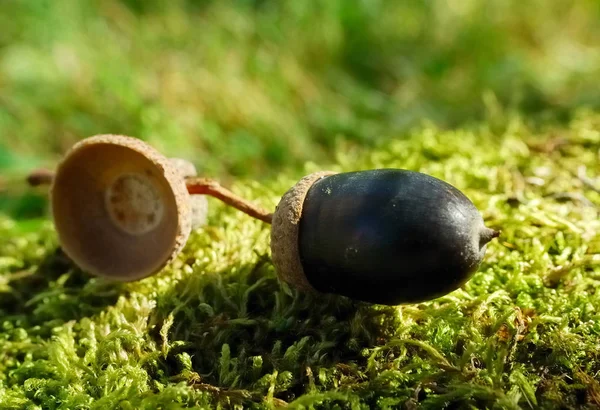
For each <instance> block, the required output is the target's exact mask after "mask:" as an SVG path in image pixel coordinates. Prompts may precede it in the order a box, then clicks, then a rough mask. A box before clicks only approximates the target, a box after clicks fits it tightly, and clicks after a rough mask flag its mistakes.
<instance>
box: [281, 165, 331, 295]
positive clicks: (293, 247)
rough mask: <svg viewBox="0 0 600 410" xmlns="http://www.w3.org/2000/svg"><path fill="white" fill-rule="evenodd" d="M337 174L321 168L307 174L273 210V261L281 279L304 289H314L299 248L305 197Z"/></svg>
mask: <svg viewBox="0 0 600 410" xmlns="http://www.w3.org/2000/svg"><path fill="white" fill-rule="evenodd" d="M333 174H335V172H332V171H320V172H315V173H313V174H310V175H307V176H305V177H304V178H302V179H301V180H300V181H298V183H296V185H294V186H293V187H292V188H290V189H289V190H288V191H287V192H286V193H285V194H284V195H283V197H282V198H281V200H280V201H279V204H278V205H277V209H275V212H274V213H273V224H272V227H271V253H272V256H273V264H274V265H275V269H276V270H277V275H278V276H279V278H280V279H282V280H283V281H285V282H287V283H289V284H291V285H293V286H294V287H296V288H298V289H301V290H314V289H313V287H312V286H311V285H310V283H309V282H308V280H307V279H306V276H305V275H304V269H303V268H302V262H301V261H300V251H299V248H298V239H299V227H300V225H299V222H300V218H301V217H302V206H303V204H304V198H305V197H306V193H307V192H308V190H309V189H310V187H311V186H312V185H313V184H314V183H315V182H316V181H318V180H319V179H321V178H323V177H326V176H328V175H333Z"/></svg>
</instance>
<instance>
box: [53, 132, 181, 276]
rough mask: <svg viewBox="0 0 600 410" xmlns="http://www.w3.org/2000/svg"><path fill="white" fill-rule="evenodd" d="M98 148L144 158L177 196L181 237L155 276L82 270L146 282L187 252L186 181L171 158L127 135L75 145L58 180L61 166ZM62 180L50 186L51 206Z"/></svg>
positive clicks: (102, 136) (91, 268)
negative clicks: (110, 147)
mask: <svg viewBox="0 0 600 410" xmlns="http://www.w3.org/2000/svg"><path fill="white" fill-rule="evenodd" d="M98 144H109V145H118V146H122V147H125V148H128V149H131V150H132V151H135V152H137V153H139V154H141V155H143V156H144V157H145V158H147V159H148V160H149V161H150V162H151V163H152V164H153V165H155V166H156V168H157V169H158V170H160V171H161V174H162V175H163V177H164V178H165V179H166V180H167V183H168V184H169V186H170V188H171V190H172V193H173V196H174V199H175V203H176V205H177V215H178V221H177V233H176V235H175V241H174V244H173V250H172V252H171V254H170V256H169V257H168V258H167V259H166V260H165V261H164V262H163V263H162V264H161V265H160V266H158V267H157V269H155V270H154V271H153V272H147V274H145V275H137V276H132V277H114V276H107V275H105V274H103V273H102V272H100V271H98V270H97V269H95V268H94V266H81V268H83V269H84V270H86V271H88V272H89V273H91V274H93V275H96V276H101V277H107V278H110V279H114V280H119V281H133V280H139V279H143V278H145V277H148V276H150V275H152V274H154V273H156V272H158V271H160V270H161V269H162V268H164V267H165V266H166V265H167V264H168V263H170V262H171V261H172V260H173V259H174V258H175V257H177V255H178V254H179V252H180V251H181V250H182V249H183V247H184V246H185V244H186V242H187V240H188V237H189V235H190V232H191V215H190V209H189V208H190V203H189V193H188V191H187V188H186V185H185V180H184V179H183V178H182V176H181V173H180V172H179V171H178V170H177V169H176V168H175V167H174V166H173V165H172V164H171V163H170V161H169V159H168V158H166V157H165V156H163V155H162V154H161V153H160V152H159V151H158V150H156V149H155V148H153V147H152V146H150V145H148V144H147V143H146V142H144V141H142V140H139V139H137V138H133V137H129V136H125V135H115V134H100V135H95V136H92V137H88V138H85V139H83V140H81V141H79V142H78V143H76V144H74V145H73V146H72V147H71V148H70V149H69V150H68V151H67V152H66V154H65V155H64V157H63V160H62V161H61V162H60V163H59V164H58V166H57V169H56V175H57V176H58V175H59V174H60V172H61V166H62V165H63V164H64V163H65V162H66V160H67V159H68V158H69V157H70V156H71V155H72V154H74V153H75V152H77V151H79V150H81V149H83V148H86V147H88V146H92V145H98ZM58 180H59V178H54V180H53V182H52V184H51V186H50V201H51V203H52V195H53V192H54V188H55V183H56V182H57V181H58ZM53 214H54V212H53ZM57 233H58V235H59V240H60V232H57ZM61 242H62V241H61ZM63 251H64V252H65V254H66V255H67V256H69V257H70V258H71V259H73V260H74V261H75V263H78V261H76V260H75V259H74V258H73V256H72V255H70V252H69V249H66V248H65V247H63Z"/></svg>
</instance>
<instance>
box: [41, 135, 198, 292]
mask: <svg viewBox="0 0 600 410" xmlns="http://www.w3.org/2000/svg"><path fill="white" fill-rule="evenodd" d="M51 198H52V199H51V201H52V213H53V218H54V223H55V227H56V230H57V232H58V236H59V241H60V243H61V245H62V248H63V250H64V251H65V253H66V254H67V255H68V256H69V257H70V258H71V259H72V260H73V261H74V262H75V263H76V264H77V265H78V266H79V267H81V268H82V269H83V270H85V271H87V272H89V273H91V274H94V275H97V276H102V277H106V278H111V279H115V280H120V281H132V280H137V279H141V278H144V277H147V276H149V275H151V274H153V273H155V272H157V271H159V270H160V269H161V268H163V267H164V266H165V265H166V264H167V263H168V262H169V261H170V260H171V259H172V258H173V257H174V256H176V255H177V253H178V252H179V251H180V250H181V248H182V247H183V246H184V245H185V242H186V241H187V238H188V236H189V233H190V230H191V224H190V205H189V194H188V193H187V189H186V185H185V180H184V179H183V178H182V176H181V173H180V172H179V171H178V170H177V169H176V168H175V167H174V166H173V165H172V164H171V163H170V162H169V160H168V159H167V158H165V157H163V156H162V155H161V154H160V153H158V152H157V151H156V150H154V149H153V148H151V147H150V146H148V145H147V144H145V143H143V142H142V141H140V140H137V139H134V138H130V137H124V136H114V135H107V136H97V137H91V138H88V139H86V140H83V141H82V142H80V143H79V144H76V145H75V146H74V147H73V148H72V149H71V150H70V151H69V153H67V155H66V156H65V158H64V160H63V161H62V162H61V164H60V165H59V167H58V169H57V172H56V176H55V179H54V181H53V184H52V187H51Z"/></svg>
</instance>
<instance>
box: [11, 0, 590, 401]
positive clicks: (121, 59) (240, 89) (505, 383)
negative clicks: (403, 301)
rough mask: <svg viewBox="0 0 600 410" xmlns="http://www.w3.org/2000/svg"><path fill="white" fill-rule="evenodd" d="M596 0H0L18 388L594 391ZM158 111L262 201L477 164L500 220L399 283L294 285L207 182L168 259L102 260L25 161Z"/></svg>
mask: <svg viewBox="0 0 600 410" xmlns="http://www.w3.org/2000/svg"><path fill="white" fill-rule="evenodd" d="M599 19H600V3H599V2H598V1H597V0H580V1H577V2H572V1H568V0H556V1H552V2H548V1H547V0H531V1H527V2H523V1H521V0H490V1H486V2H479V1H475V0H460V1H456V0H432V1H426V2H423V1H396V0H372V1H359V0H356V1H354V0H327V1H312V0H311V1H309V0H307V1H299V0H298V1H297V0H290V1H272V0H222V1H221V0H219V1H212V0H202V1H200V0H172V1H169V2H165V1H161V0H143V1H142V0H90V1H78V0H36V1H23V0H3V1H0V326H1V327H0V409H115V408H117V409H118V408H120V409H177V408H216V407H220V408H232V407H240V408H257V409H258V408H273V407H282V406H286V405H287V406H288V408H297V409H309V408H315V409H317V408H318V409H370V408H382V409H383V408H385V409H387V408H404V409H415V408H428V409H440V408H452V409H463V408H464V409H484V408H489V409H492V408H494V409H500V408H501V409H529V408H534V409H535V408H548V409H596V408H600V292H598V290H597V289H598V287H599V285H600V239H599V237H600V217H599V210H600V180H599V177H600V115H599V114H598V112H599V109H600V94H599V93H598V87H597V85H598V78H600V54H599V53H598V50H599V49H600V48H599V47H598V45H599V44H600V25H598V24H597V22H598V21H599ZM108 132H111V133H121V134H127V135H132V136H136V137H140V138H142V139H144V140H146V141H148V142H150V143H151V144H152V145H154V146H156V147H157V148H158V149H160V150H161V151H162V152H164V153H165V154H167V155H170V156H183V157H187V158H189V159H191V160H193V161H194V162H195V163H196V165H198V167H199V168H200V169H201V170H202V173H203V174H204V175H206V176H211V177H216V178H218V179H220V180H222V181H224V183H225V184H226V185H229V186H232V187H233V189H234V190H235V191H236V192H238V193H239V194H242V195H244V196H246V197H248V198H250V199H252V200H254V201H256V202H257V203H260V204H262V205H263V206H265V207H270V208H274V206H275V205H276V203H277V201H278V199H279V198H280V196H281V195H282V194H283V193H284V192H285V191H286V190H287V189H288V188H289V187H290V186H291V185H292V184H294V183H295V182H296V181H297V180H298V179H299V178H301V177H302V176H303V175H305V174H307V173H309V172H313V171H316V170H322V169H334V170H339V171H343V170H358V169H369V168H380V167H399V168H408V169H413V170H419V171H422V172H426V173H429V174H432V175H434V176H437V177H440V178H442V179H444V180H446V181H448V182H450V183H452V184H453V185H455V186H456V187H458V188H459V189H461V190H463V191H464V192H465V193H466V194H467V195H468V196H469V197H470V198H471V199H472V200H473V202H474V203H475V204H476V205H477V207H478V208H479V209H480V210H481V211H482V213H483V215H484V218H485V220H486V222H487V224H488V225H489V226H490V227H493V228H496V229H501V230H502V236H501V238H499V240H495V241H493V243H492V244H491V245H490V246H489V249H488V252H487V256H486V259H485V260H484V262H483V264H482V265H481V267H480V269H479V271H478V273H477V274H476V275H475V276H474V277H473V279H472V280H471V281H469V282H468V283H467V284H466V285H465V286H464V287H463V288H461V289H459V290H457V291H455V292H453V293H451V294H449V295H447V296H444V297H442V298H439V299H437V300H434V301H431V302H428V303H422V304H417V305H406V306H399V307H384V306H372V305H366V304H360V303H354V302H352V301H350V300H348V299H345V298H340V297H335V296H320V297H317V296H309V295H305V294H301V293H298V292H296V291H295V290H293V289H289V288H288V287H286V286H284V285H282V284H281V283H279V282H278V280H277V279H276V275H275V272H274V269H273V266H272V263H271V259H270V255H269V227H268V226H267V225H265V224H262V223H260V222H257V221H254V220H251V219H250V218H248V217H247V216H245V215H241V214H239V213H237V212H235V211H234V210H232V209H229V208H226V207H224V206H223V205H222V204H220V203H219V202H216V201H213V200H211V202H210V205H211V210H210V218H209V224H208V225H207V226H206V227H205V228H203V229H201V230H198V231H197V232H195V233H194V234H193V235H192V237H191V239H190V241H189V243H188V244H187V247H186V248H185V250H184V251H183V253H182V254H181V255H180V257H179V258H178V259H177V260H176V261H175V262H173V263H172V264H171V265H169V266H168V267H167V268H166V269H165V270H164V271H163V272H161V273H160V274H159V275H156V276H154V277H152V278H148V279H146V280H143V281H139V282H136V283H129V284H114V283H109V282H106V281H103V280H100V279H97V278H92V277H90V276H88V275H86V274H85V272H82V271H80V270H79V269H77V267H75V266H73V265H72V264H71V263H70V262H69V261H68V260H67V259H66V258H65V257H64V255H63V254H62V253H61V251H60V249H59V247H58V243H57V239H56V233H55V231H54V229H53V226H52V223H51V221H50V220H49V218H48V212H47V202H46V200H45V192H44V190H31V189H29V188H27V187H25V186H24V184H23V183H22V180H23V175H24V174H25V173H26V172H27V171H28V170H29V169H31V168H32V167H36V166H43V165H45V166H53V165H54V164H55V163H56V161H57V160H58V158H59V156H60V155H61V154H62V153H63V152H64V151H65V150H66V149H67V148H68V147H69V146H71V145H72V144H73V143H74V142H75V141H77V140H79V139H80V138H82V137H86V136H90V135H94V134H98V133H108Z"/></svg>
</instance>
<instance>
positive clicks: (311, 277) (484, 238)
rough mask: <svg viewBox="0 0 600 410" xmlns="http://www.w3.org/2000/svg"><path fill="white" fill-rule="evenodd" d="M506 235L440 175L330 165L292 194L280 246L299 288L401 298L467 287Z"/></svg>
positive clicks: (275, 236) (278, 257)
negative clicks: (336, 170) (489, 248)
mask: <svg viewBox="0 0 600 410" xmlns="http://www.w3.org/2000/svg"><path fill="white" fill-rule="evenodd" d="M497 236H498V232H496V231H494V230H492V229H489V228H486V227H485V225H484V222H483V219H482V217H481V215H480V213H479V212H478V210H477V208H475V206H474V205H473V203H472V202H471V201H470V200H469V199H468V198H467V197H466V196H465V195H464V194H463V193H462V192H460V191H459V190H458V189H456V188H454V187H453V186H452V185H450V184H448V183H446V182H444V181H441V180H439V179H437V178H434V177H432V176H429V175H425V174H422V173H419V172H413V171H407V170H399V169H380V170H371V171H360V172H349V173H341V174H333V173H330V172H321V173H316V174H311V175H308V176H307V177H305V178H303V179H302V180H301V181H300V182H298V184H296V185H295V186H294V187H292V188H291V189H290V190H289V191H288V192H287V193H286V194H285V195H284V196H283V198H282V200H281V201H280V203H279V205H278V207H277V210H276V211H275V213H274V215H273V228H272V236H271V248H272V251H273V261H274V264H275V266H276V268H277V271H278V274H279V276H280V277H281V278H282V279H283V280H285V281H286V282H289V283H290V284H292V285H294V286H296V287H299V288H302V289H307V290H308V289H312V290H316V291H319V292H323V293H335V294H339V295H343V296H348V297H351V298H353V299H357V300H362V301H366V302H371V303H379V304H387V305H397V304H403V303H416V302H421V301H426V300H431V299H434V298H436V297H439V296H442V295H444V294H447V293H449V292H451V291H453V290H455V289H457V288H459V287H460V286H461V285H463V284H464V283H465V282H466V281H467V280H469V278H470V277H471V276H472V274H473V273H474V272H475V271H476V270H477V268H478V267H479V265H480V263H481V261H482V259H483V257H484V255H485V250H486V245H487V243H488V242H489V241H490V240H492V239H493V238H494V237H497Z"/></svg>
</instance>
